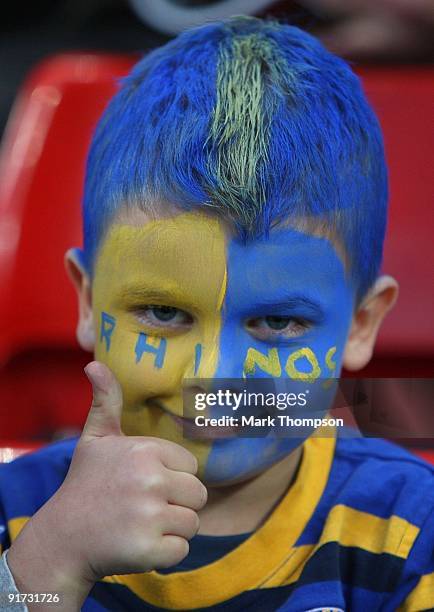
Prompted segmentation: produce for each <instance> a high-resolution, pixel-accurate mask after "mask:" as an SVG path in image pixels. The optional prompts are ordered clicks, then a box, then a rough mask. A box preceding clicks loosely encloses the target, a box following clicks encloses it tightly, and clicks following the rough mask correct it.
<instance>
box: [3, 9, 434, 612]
mask: <svg viewBox="0 0 434 612" xmlns="http://www.w3.org/2000/svg"><path fill="white" fill-rule="evenodd" d="M386 202H387V178H386V168H385V162H384V153H383V145H382V139H381V135H380V130H379V127H378V124H377V122H376V120H375V118H374V116H373V113H372V111H371V110H370V108H369V106H368V104H367V102H366V100H365V98H364V96H363V94H362V92H361V89H360V85H359V82H358V79H357V78H356V77H355V75H354V74H353V73H352V72H351V70H350V69H349V68H348V66H347V65H346V64H345V63H344V62H343V61H341V60H340V59H338V58H336V57H334V56H333V55H331V54H330V53H328V52H327V51H326V50H325V49H324V48H323V47H322V46H321V45H320V44H319V43H318V42H317V41H316V40H315V39H313V38H312V37H310V36H309V35H307V34H305V33H303V32H301V31H300V30H298V29H297V28H294V27H290V26H287V25H280V24H278V23H276V22H272V21H261V20H259V19H255V18H243V17H236V18H232V19H230V20H227V21H224V22H218V23H210V24H208V25H206V26H203V27H200V28H197V29H193V30H189V31H187V32H185V33H183V34H181V35H180V36H179V37H178V38H177V39H175V40H173V41H171V42H170V43H168V44H167V45H165V46H164V47H162V48H160V49H157V50H155V51H153V52H152V53H150V54H149V55H148V56H147V57H145V59H144V60H143V61H141V62H140V63H139V64H138V65H137V66H136V67H135V68H134V70H133V71H132V73H131V75H130V76H129V77H128V78H126V79H125V81H124V83H123V85H122V88H121V90H120V92H119V93H118V94H117V95H116V96H115V98H114V99H113V100H112V102H111V103H110V105H109V106H108V108H107V110H106V112H105V114H104V116H103V118H102V119H101V121H100V124H99V126H98V128H97V130H96V134H95V137H94V140H93V143H92V147H91V151H90V156H89V160H88V169H87V178H86V187H85V200H84V233H85V239H84V249H83V251H80V250H78V249H76V250H72V251H70V252H69V253H68V254H67V267H68V270H69V273H70V276H71V278H72V280H73V282H74V284H75V286H76V288H77V292H78V297H79V306H80V317H79V324H78V340H79V342H80V344H81V346H82V347H83V348H85V349H87V350H89V351H94V352H95V357H96V359H97V361H96V362H92V363H91V364H89V366H87V368H86V373H87V375H88V377H89V379H90V381H91V383H92V385H93V393H94V399H93V404H92V407H91V410H90V412H89V416H88V419H87V422H86V425H85V428H84V430H83V433H82V435H81V437H80V439H79V440H78V441H77V440H68V441H65V442H60V443H57V444H54V445H51V446H49V447H47V448H45V449H42V450H41V451H39V452H37V453H34V454H31V455H28V456H25V457H22V458H20V459H18V460H16V461H14V462H13V463H11V464H8V465H3V466H1V469H0V523H1V524H2V525H4V527H3V532H2V533H1V535H0V538H1V540H0V541H1V543H2V547H3V550H7V553H6V554H4V555H3V562H2V570H1V572H2V573H1V575H2V580H3V582H2V583H1V584H2V588H1V591H3V592H9V593H10V594H11V595H12V597H11V595H10V596H9V600H8V599H5V600H4V602H5V603H4V605H5V606H6V605H7V604H8V601H11V600H12V602H16V601H18V600H19V595H18V592H20V593H21V594H26V593H36V594H41V593H50V594H51V595H50V597H46V598H45V603H37V596H36V595H34V596H33V598H30V597H28V598H27V605H28V608H29V609H30V610H33V609H35V610H36V609H37V610H43V609H45V608H46V609H51V608H52V604H49V603H47V601H49V600H50V599H54V601H56V599H57V594H59V596H60V598H61V602H60V604H59V605H61V609H63V610H79V609H83V610H159V609H163V610H192V609H193V610H223V609H224V610H227V611H230V610H259V611H266V612H268V611H271V610H282V611H283V610H284V611H291V612H292V611H294V612H300V611H307V610H310V611H313V610H325V609H327V610H346V611H356V612H357V611H363V612H365V611H366V610H369V611H374V610H382V611H394V610H397V609H403V610H407V611H410V610H411V611H416V610H418V611H419V610H427V609H431V608H433V607H434V573H433V572H434V565H433V561H434V559H433V542H434V514H433V512H434V487H433V470H432V468H431V467H430V466H429V465H427V464H425V463H423V462H422V461H420V460H418V459H416V458H415V457H413V456H412V455H410V454H408V453H407V452H405V451H404V450H402V449H400V448H398V447H395V446H393V445H391V444H388V443H386V442H383V441H379V440H372V439H363V438H358V439H356V438H351V437H343V436H342V435H339V430H335V431H333V432H332V435H330V431H329V433H328V434H327V433H326V432H324V431H323V432H322V433H321V432H319V431H317V432H316V433H315V435H312V436H310V437H309V438H308V439H306V440H304V441H303V440H300V439H299V438H294V437H290V436H280V437H276V436H270V435H268V436H264V437H251V436H250V437H242V436H226V437H219V436H217V437H215V436H214V437H213V436H208V438H206V436H205V438H206V439H203V438H202V439H198V438H194V437H192V436H190V437H187V436H184V435H183V428H184V427H188V426H190V424H189V422H188V419H187V418H185V417H184V416H183V395H182V386H183V381H187V383H186V384H187V385H190V386H191V387H192V388H193V389H194V388H195V386H197V387H198V388H199V389H200V388H201V384H202V382H201V381H202V379H215V381H216V384H218V381H219V380H221V379H225V380H226V379H231V380H232V379H238V380H240V381H242V380H243V379H244V378H246V377H247V378H255V377H258V378H262V377H273V378H276V379H279V380H280V379H282V380H283V379H285V380H287V379H288V380H289V379H294V380H300V379H301V380H303V381H306V385H308V384H310V383H312V381H313V380H321V378H326V379H327V378H328V379H329V378H332V377H338V376H339V373H340V370H341V367H342V366H345V367H346V368H347V369H349V370H358V369H360V368H362V367H363V366H364V365H365V364H366V363H368V361H369V359H370V357H371V354H372V350H373V346H374V342H375V338H376V334H377V331H378V328H379V326H380V324H381V321H382V319H383V317H384V315H385V314H386V313H387V311H388V310H389V309H390V308H391V307H392V305H393V303H394V301H395V299H396V295H397V285H396V283H395V281H394V280H393V279H392V278H390V277H387V276H379V266H380V262H381V253H382V243H383V237H384V231H385V221H386ZM118 381H119V382H118ZM121 389H122V391H121ZM207 431H208V433H209V427H208V430H207ZM196 534H198V535H196ZM189 543H190V549H189ZM15 588H16V589H17V590H15V591H14V589H15ZM14 597H15V599H14ZM38 597H39V602H41V601H42V595H38ZM35 602H36V603H35ZM10 605H11V606H12V604H10ZM11 609H17V607H15V608H14V607H12V608H11Z"/></svg>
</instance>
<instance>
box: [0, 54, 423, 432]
mask: <svg viewBox="0 0 434 612" xmlns="http://www.w3.org/2000/svg"><path fill="white" fill-rule="evenodd" d="M134 60H135V58H134V57H132V56H112V55H101V54H88V53H86V54H72V55H62V56H58V57H54V58H52V59H50V60H48V61H46V62H44V63H43V64H42V65H40V66H39V67H37V68H36V69H35V70H34V71H33V72H32V73H31V75H30V76H29V78H28V80H27V81H26V83H25V84H24V86H23V88H22V91H21V92H20V93H19V95H18V98H17V101H16V103H15V105H14V109H13V112H12V115H11V118H10V122H9V125H8V129H7V132H6V134H5V137H4V140H3V143H2V149H1V157H0V435H1V436H2V437H5V438H11V439H41V440H46V439H48V438H49V437H50V436H51V434H52V432H53V431H54V430H65V429H66V430H70V429H71V428H80V427H81V425H82V423H83V419H84V417H85V415H86V412H87V410H88V406H89V396H90V391H89V387H88V383H87V381H86V380H85V377H84V376H83V374H82V371H81V367H82V366H83V365H84V364H85V363H86V362H87V361H89V359H90V358H91V356H90V355H87V354H84V353H83V352H82V351H81V350H80V349H79V348H78V346H77V343H76V341H75V322H76V301H75V296H74V293H73V290H72V288H71V287H70V284H69V281H68V280H67V278H66V274H65V272H64V269H63V254H64V252H65V251H66V249H67V248H68V247H70V246H74V245H80V244H81V220H80V201H81V193H82V180H83V170H84V160H85V156H86V150H87V147H88V144H89V140H90V136H91V133H92V129H93V127H94V125H95V123H96V121H97V119H98V117H99V115H100V114H101V112H102V110H103V108H104V106H105V104H106V102H107V100H108V99H109V97H110V96H111V95H112V94H113V92H114V91H115V88H116V79H117V78H118V77H120V76H122V75H124V74H126V73H127V72H128V70H129V68H130V66H131V65H132V63H133V62H134ZM359 72H360V74H361V76H362V78H363V80H364V83H365V87H366V90H367V93H368V96H369V98H370V99H371V101H372V103H373V105H374V107H375V108H376V110H377V112H378V114H379V117H380V120H381V123H382V125H383V129H384V132H385V139H386V148H387V156H388V161H389V166H390V175H391V187H392V201H391V215H390V226H389V232H388V237H387V242H386V253H385V264H384V270H385V271H386V272H390V273H392V274H393V275H395V276H396V277H397V278H398V280H399V281H400V283H401V296H400V301H399V304H398V306H397V307H396V309H395V311H394V313H393V314H392V315H391V316H390V317H389V319H388V321H387V323H386V325H385V327H384V331H383V332H382V334H381V337H380V341H379V345H378V350H377V354H376V357H375V359H374V362H373V365H372V366H371V368H368V369H367V374H369V375H383V376H385V375H396V376H399V375H404V376H412V375H419V376H428V375H431V376H432V375H433V373H434V317H433V316H432V313H433V311H434V282H433V281H434V271H433V264H432V261H433V258H432V248H431V245H432V238H431V236H432V235H434V215H433V212H434V211H433V207H432V206H431V198H432V192H433V183H434V177H433V175H432V173H431V172H430V170H431V168H430V164H431V160H432V157H433V149H434V144H433V142H432V138H431V136H430V132H429V130H428V129H427V126H428V125H429V124H430V122H432V118H433V114H434V111H433V109H434V104H433V102H434V80H433V70H432V69H431V68H429V67H427V68H412V67H404V68H399V69H398V68H390V69H389V68H387V69H386V68H364V69H362V70H360V71H359Z"/></svg>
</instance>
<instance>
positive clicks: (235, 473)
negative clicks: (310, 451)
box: [199, 438, 304, 487]
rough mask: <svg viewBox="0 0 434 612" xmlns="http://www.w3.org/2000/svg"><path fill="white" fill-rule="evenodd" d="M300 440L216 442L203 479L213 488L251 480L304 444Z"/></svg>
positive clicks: (203, 473)
mask: <svg viewBox="0 0 434 612" xmlns="http://www.w3.org/2000/svg"><path fill="white" fill-rule="evenodd" d="M303 442H304V439H300V438H285V439H276V438H273V439H271V438H231V439H229V440H215V441H214V442H213V444H212V446H211V448H210V451H209V455H208V458H207V461H206V464H205V465H200V474H199V476H200V478H201V480H202V481H203V482H204V484H206V485H208V486H211V487H225V486H231V485H235V484H240V483H242V482H246V481H248V480H251V479H252V478H254V477H255V476H258V475H259V474H261V473H263V472H265V471H266V470H268V469H269V468H270V467H272V466H273V465H274V464H275V463H278V462H279V461H281V460H282V459H283V458H284V457H286V456H287V455H289V454H290V453H292V452H293V451H294V450H295V449H296V448H298V447H299V446H300V445H301V444H303Z"/></svg>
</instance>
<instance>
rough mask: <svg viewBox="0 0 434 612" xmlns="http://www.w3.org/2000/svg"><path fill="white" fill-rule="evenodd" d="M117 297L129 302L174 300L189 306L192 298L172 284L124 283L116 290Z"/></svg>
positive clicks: (180, 304) (181, 304) (158, 302)
mask: <svg viewBox="0 0 434 612" xmlns="http://www.w3.org/2000/svg"><path fill="white" fill-rule="evenodd" d="M117 297H118V299H120V300H125V299H126V300H129V301H131V302H136V303H137V302H141V303H142V304H143V303H146V302H147V301H149V302H153V303H154V304H159V305H164V304H166V303H167V302H169V303H173V302H176V303H177V304H178V305H179V306H183V305H184V306H188V307H190V308H191V306H192V300H191V297H190V299H188V296H187V295H185V293H184V292H183V290H182V289H181V288H180V287H179V286H177V285H175V284H174V285H173V286H171V287H170V288H167V289H166V288H163V287H159V288H154V287H150V286H149V285H142V286H141V285H136V284H134V285H124V286H122V287H121V288H120V289H119V291H118V292H117Z"/></svg>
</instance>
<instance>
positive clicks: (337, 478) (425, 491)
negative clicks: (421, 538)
mask: <svg viewBox="0 0 434 612" xmlns="http://www.w3.org/2000/svg"><path fill="white" fill-rule="evenodd" d="M330 480H331V485H332V486H333V484H335V485H337V486H339V496H338V497H339V501H340V503H342V504H345V505H349V506H350V507H352V508H354V509H356V510H358V511H360V512H368V513H373V514H375V515H376V516H378V517H380V518H389V517H391V516H392V515H393V516H398V517H400V518H401V519H403V520H407V521H409V522H411V523H412V524H414V525H417V526H418V527H420V526H421V525H422V524H423V523H424V521H425V520H426V519H427V517H428V515H429V513H430V510H432V509H433V508H434V486H433V485H434V466H432V465H430V464H429V463H427V462H426V461H424V460H423V459H420V458H419V457H416V456H415V455H413V454H412V453H410V452H408V451H407V450H405V449H404V448H402V447H400V446H398V445H396V444H392V443H390V442H387V441H385V440H380V439H374V438H354V437H353V438H351V437H340V438H338V440H337V444H336V450H335V458H334V462H333V467H332V470H331V474H330Z"/></svg>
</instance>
